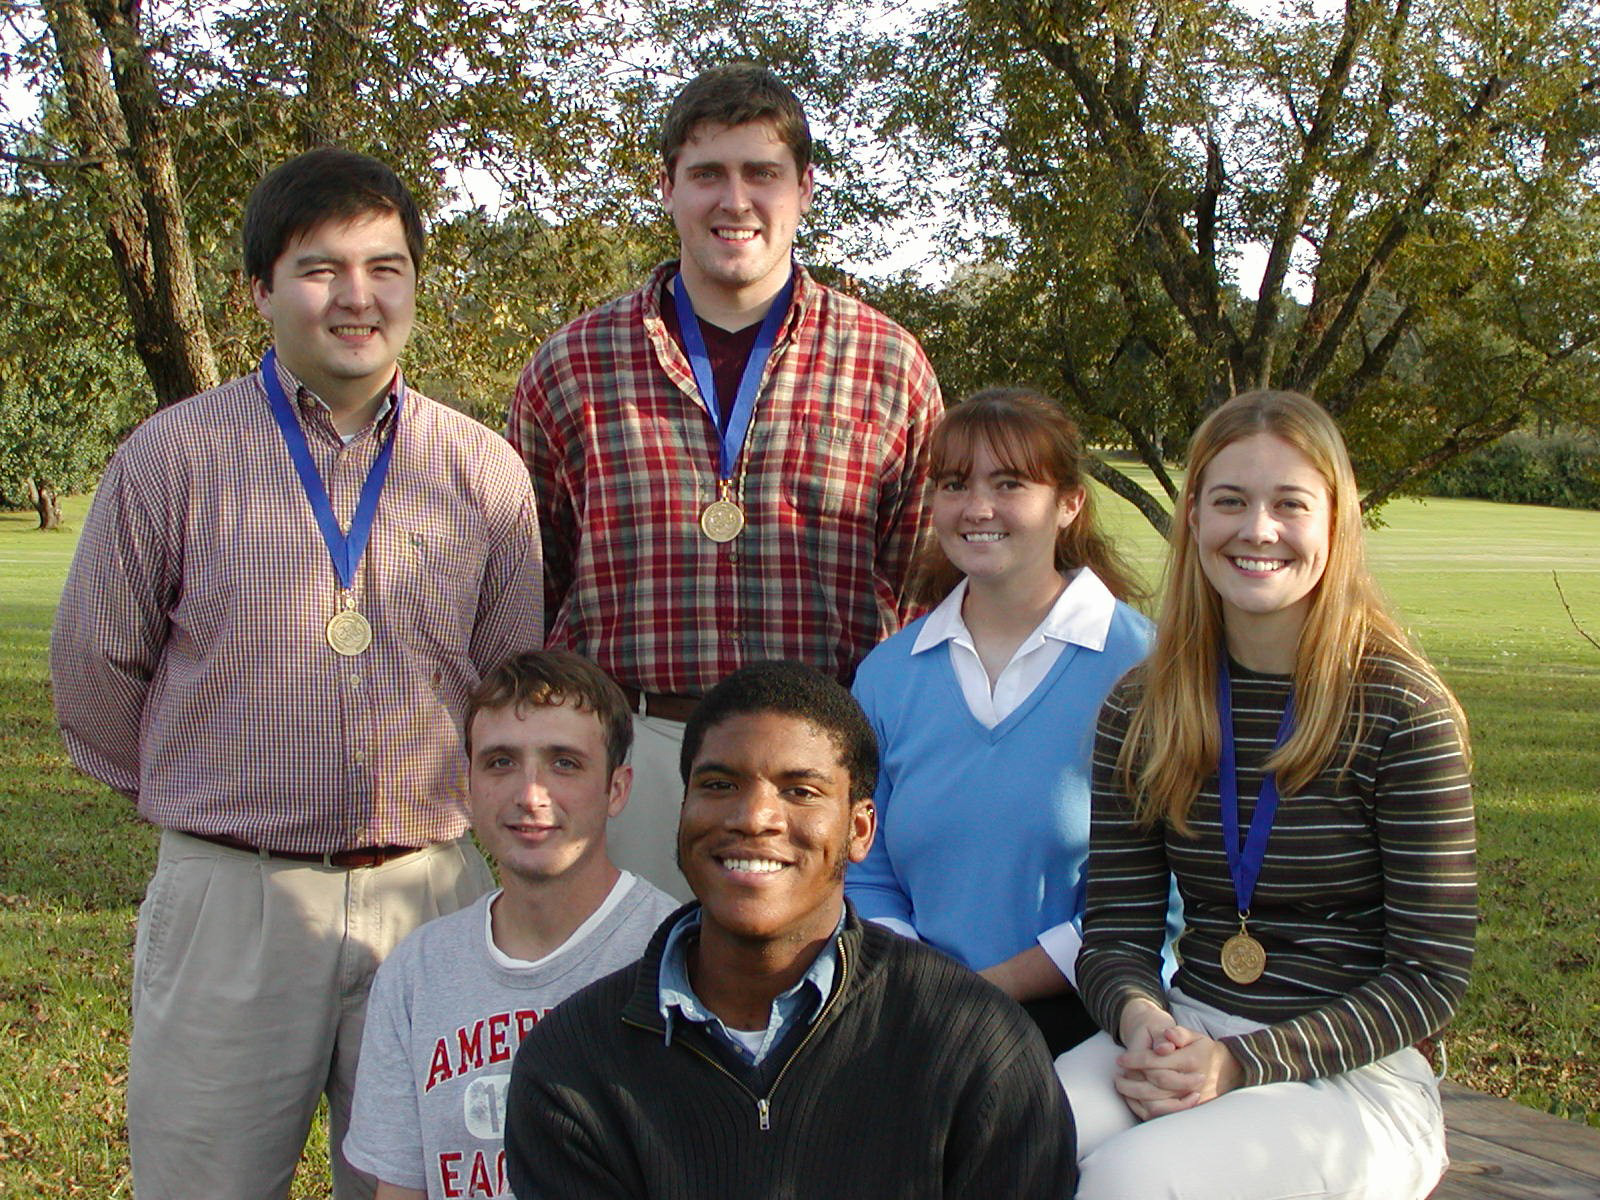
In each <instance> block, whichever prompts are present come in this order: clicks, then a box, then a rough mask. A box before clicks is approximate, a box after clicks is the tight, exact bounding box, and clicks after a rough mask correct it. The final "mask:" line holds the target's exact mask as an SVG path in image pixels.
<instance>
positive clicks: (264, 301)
mask: <svg viewBox="0 0 1600 1200" xmlns="http://www.w3.org/2000/svg"><path fill="white" fill-rule="evenodd" d="M250 299H251V300H252V301H254V302H255V306H256V311H257V312H258V313H260V314H261V315H262V316H263V317H265V318H266V319H267V320H269V321H270V320H272V289H271V288H269V287H267V285H266V283H265V282H263V281H262V280H260V279H252V280H251V281H250Z"/></svg>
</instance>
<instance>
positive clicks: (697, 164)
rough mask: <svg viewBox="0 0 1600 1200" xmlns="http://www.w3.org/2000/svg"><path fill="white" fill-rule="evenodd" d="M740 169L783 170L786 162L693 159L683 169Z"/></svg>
mask: <svg viewBox="0 0 1600 1200" xmlns="http://www.w3.org/2000/svg"><path fill="white" fill-rule="evenodd" d="M729 166H732V167H738V168H740V169H744V170H747V169H749V168H750V167H776V168H778V169H779V170H782V169H783V166H784V161H783V159H781V158H745V159H739V160H738V161H735V162H730V161H729V160H727V159H721V158H691V159H686V160H685V161H684V163H683V169H684V170H686V171H693V170H697V169H699V168H703V167H729Z"/></svg>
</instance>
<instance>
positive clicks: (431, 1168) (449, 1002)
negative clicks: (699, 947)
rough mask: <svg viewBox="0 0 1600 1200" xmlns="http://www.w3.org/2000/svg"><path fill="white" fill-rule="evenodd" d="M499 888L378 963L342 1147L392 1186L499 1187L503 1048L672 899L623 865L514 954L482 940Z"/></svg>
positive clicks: (473, 1190) (440, 1197) (466, 1191)
mask: <svg viewBox="0 0 1600 1200" xmlns="http://www.w3.org/2000/svg"><path fill="white" fill-rule="evenodd" d="M499 894H500V893H499V892H491V893H490V894H489V895H487V896H485V897H483V898H482V899H481V900H479V901H478V902H477V903H475V904H472V905H470V906H468V907H467V908H464V909H462V910H461V911H460V912H455V913H451V914H450V915H449V916H445V917H440V918H438V919H437V920H434V921H429V922H428V923H427V924H426V925H424V926H422V928H420V929H418V930H417V931H416V932H415V933H413V934H412V935H411V936H410V937H408V938H407V939H406V940H405V941H403V942H401V943H400V945H399V946H398V947H397V948H396V949H395V951H394V953H393V954H391V955H390V956H389V958H388V960H387V961H386V962H385V963H384V964H383V965H382V966H381V967H379V968H378V974H377V977H376V978H375V979H374V980H373V984H372V993H371V995H370V996H369V997H368V1000H367V1025H366V1032H365V1034H364V1036H363V1038H362V1042H361V1065H360V1067H359V1069H358V1070H357V1073H356V1095H355V1103H354V1107H353V1109H352V1111H351V1116H350V1132H349V1134H348V1136H346V1138H345V1141H344V1155H345V1157H346V1158H347V1159H348V1160H349V1161H350V1162H351V1164H352V1165H354V1166H356V1167H359V1168H360V1169H361V1170H363V1171H367V1172H370V1173H371V1174H373V1175H375V1176H377V1177H378V1178H379V1179H381V1180H383V1181H384V1182H386V1183H391V1184H394V1185H395V1186H397V1187H404V1188H414V1189H417V1190H426V1191H427V1193H428V1196H429V1197H430V1200H444V1198H445V1197H453V1196H473V1197H480V1196H485V1197H494V1196H510V1195H511V1191H510V1188H509V1187H508V1186H507V1184H506V1170H505V1150H504V1137H505V1135H504V1132H503V1128H504V1120H505V1109H506V1087H507V1085H508V1084H509V1083H510V1082H511V1059H512V1057H513V1056H514V1055H515V1054H516V1052H517V1047H518V1046H519V1045H520V1044H521V1043H522V1039H523V1037H524V1036H525V1035H526V1034H527V1032H528V1030H530V1029H532V1028H533V1027H534V1025H536V1024H537V1023H538V1022H539V1021H540V1020H541V1019H542V1018H543V1017H544V1015H545V1014H546V1013H547V1012H549V1011H550V1010H551V1009H552V1008H554V1007H555V1006H556V1005H557V1004H559V1003H561V1001H563V1000H565V999H566V998H567V997H568V996H570V995H572V993H573V992H575V991H577V990H578V989H579V988H581V987H584V986H585V985H586V984H589V983H592V982H593V981H594V980H596V979H599V978H601V977H603V976H605V975H609V974H611V972H613V971H616V970H619V969H621V968H622V967H625V966H627V965H628V964H629V963H631V962H633V960H634V959H636V958H638V957H639V955H640V954H642V953H644V948H645V944H646V943H647V942H649V940H650V935H651V934H652V933H654V932H655V930H656V926H658V925H659V924H660V923H661V922H662V921H663V920H665V919H666V917H667V916H668V915H669V914H670V913H671V912H672V911H673V910H674V909H676V908H677V907H678V902H677V901H676V900H674V899H672V897H670V896H668V895H667V894H666V893H665V892H661V891H659V890H657V889H656V888H655V887H654V886H652V885H651V884H650V883H649V882H648V881H646V880H644V879H640V878H637V877H636V876H634V875H631V874H630V873H628V872H627V871H624V872H622V876H621V878H620V879H618V880H617V883H616V886H615V887H613V888H612V889H611V894H610V895H609V896H607V897H606V899H605V901H604V903H602V904H601V905H600V907H599V909H597V910H596V911H595V913H594V914H593V916H591V917H590V918H589V919H588V920H587V921H585V922H584V923H583V925H581V926H580V927H579V928H578V929H577V930H575V931H574V932H573V934H572V936H571V937H570V938H568V939H567V941H566V942H565V943H563V944H562V946H561V947H560V948H559V949H557V950H554V951H552V952H551V953H550V954H548V955H546V956H545V957H544V958H542V959H540V960H539V961H538V962H536V963H516V962H515V961H514V960H511V959H508V958H506V956H505V955H503V954H501V953H500V951H499V950H498V949H497V948H496V947H495V946H494V944H493V942H492V940H491V938H490V935H489V905H490V904H491V903H493V901H494V899H495V897H496V896H498V895H499Z"/></svg>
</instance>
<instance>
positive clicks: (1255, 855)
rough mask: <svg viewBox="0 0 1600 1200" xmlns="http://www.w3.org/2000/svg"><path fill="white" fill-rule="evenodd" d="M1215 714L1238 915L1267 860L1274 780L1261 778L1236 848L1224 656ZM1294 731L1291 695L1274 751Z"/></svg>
mask: <svg viewBox="0 0 1600 1200" xmlns="http://www.w3.org/2000/svg"><path fill="white" fill-rule="evenodd" d="M1217 715H1218V717H1219V718H1220V719H1221V722H1222V753H1221V755H1220V760H1221V761H1220V762H1218V764H1217V797H1218V800H1219V801H1220V803H1221V807H1222V840H1223V842H1224V844H1225V845H1226V847H1227V851H1228V874H1229V875H1231V876H1233V895H1234V899H1236V900H1237V901H1238V902H1239V916H1240V918H1241V919H1243V917H1244V915H1245V914H1246V913H1248V912H1249V911H1250V899H1251V897H1253V896H1254V895H1255V892H1256V879H1257V878H1258V877H1259V876H1260V874H1261V864H1262V862H1264V861H1265V859H1266V857H1267V838H1268V837H1269V836H1270V835H1271V833H1272V820H1273V817H1275V816H1276V815H1277V812H1278V777H1277V775H1276V774H1275V773H1274V772H1272V771H1267V772H1265V773H1264V774H1263V775H1262V776H1261V794H1260V796H1259V797H1258V798H1257V799H1256V807H1255V811H1254V812H1252V813H1251V814H1250V829H1249V831H1248V832H1247V833H1246V834H1245V840H1244V846H1243V848H1241V847H1240V845H1239V774H1238V762H1237V759H1236V757H1235V755H1234V750H1233V682H1232V680H1230V679H1229V678H1228V657H1227V655H1226V654H1224V655H1222V662H1221V664H1220V666H1219V668H1218V671H1217ZM1293 728H1294V693H1293V692H1290V693H1289V698H1288V699H1287V700H1286V701H1285V702H1284V705H1283V718H1282V719H1281V720H1280V721H1279V722H1278V736H1277V738H1276V740H1274V742H1273V743H1272V748H1273V749H1274V750H1277V749H1278V747H1280V746H1282V745H1283V744H1284V743H1285V742H1287V741H1288V740H1289V733H1290V731H1291V730H1292V729H1293Z"/></svg>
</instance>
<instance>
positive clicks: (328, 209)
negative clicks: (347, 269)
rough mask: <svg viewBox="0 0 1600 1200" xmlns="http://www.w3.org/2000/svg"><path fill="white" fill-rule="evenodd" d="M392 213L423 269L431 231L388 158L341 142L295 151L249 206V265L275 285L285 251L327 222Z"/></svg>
mask: <svg viewBox="0 0 1600 1200" xmlns="http://www.w3.org/2000/svg"><path fill="white" fill-rule="evenodd" d="M375 213H379V214H381V213H393V214H394V215H395V216H397V217H399V218H400V227H401V229H403V230H404V231H405V237H406V250H407V251H408V252H409V253H410V254H411V266H412V268H413V269H414V270H415V271H416V272H417V273H418V274H419V275H420V274H421V273H422V251H423V249H424V247H425V246H426V245H427V234H426V233H425V231H424V230H423V228H422V215H421V214H420V213H419V212H418V211H417V202H416V200H415V199H413V198H412V195H411V189H410V188H408V187H406V185H405V184H404V183H403V182H401V180H400V177H399V176H398V175H396V174H395V173H394V171H392V170H391V169H390V168H389V166H388V165H387V164H386V163H381V162H379V161H378V160H377V159H375V158H372V157H370V156H369V155H366V154H357V153H356V152H355V151H353V150H346V149H344V148H343V147H340V146H322V147H319V148H318V149H316V150H308V151H306V152H305V153H304V154H300V155H296V156H295V157H294V158H291V159H290V160H289V161H288V162H286V163H281V164H280V165H278V166H277V167H274V168H273V169H272V170H271V171H269V172H268V173H267V175H266V177H265V178H263V179H262V180H261V182H260V183H258V184H256V187H255V191H253V192H251V193H250V200H249V202H248V203H247V204H246V205H245V208H244V266H245V271H246V272H247V273H248V274H249V276H250V278H251V279H254V280H259V281H260V283H261V286H262V287H263V288H264V289H266V290H267V291H269V292H270V291H271V290H272V270H273V268H274V267H275V266H277V263H278V259H279V258H280V257H281V256H282V255H283V252H284V251H285V250H286V249H288V248H289V246H290V245H291V244H292V243H293V242H294V241H295V239H297V238H300V237H304V236H305V235H306V234H308V233H310V232H311V231H312V230H313V229H315V228H316V227H317V226H318V225H321V224H322V223H323V222H324V221H341V222H342V221H354V220H356V219H357V218H359V217H365V216H370V215H372V214H375Z"/></svg>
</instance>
